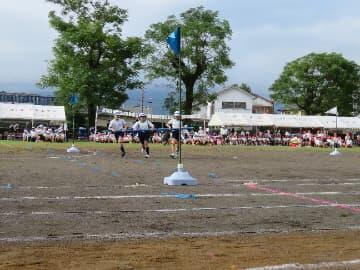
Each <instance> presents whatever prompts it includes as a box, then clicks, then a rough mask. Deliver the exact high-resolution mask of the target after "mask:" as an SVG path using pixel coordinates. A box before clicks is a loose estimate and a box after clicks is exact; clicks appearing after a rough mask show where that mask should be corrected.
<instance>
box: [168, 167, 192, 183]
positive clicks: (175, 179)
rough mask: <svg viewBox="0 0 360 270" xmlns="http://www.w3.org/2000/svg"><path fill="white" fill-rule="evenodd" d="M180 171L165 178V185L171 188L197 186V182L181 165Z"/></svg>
mask: <svg viewBox="0 0 360 270" xmlns="http://www.w3.org/2000/svg"><path fill="white" fill-rule="evenodd" d="M179 165H180V166H178V170H177V171H176V172H174V173H173V174H172V175H170V176H168V177H164V184H165V185H169V186H196V185H197V180H196V179H195V178H194V177H192V176H191V175H190V174H189V172H187V171H185V170H184V169H183V168H182V164H179Z"/></svg>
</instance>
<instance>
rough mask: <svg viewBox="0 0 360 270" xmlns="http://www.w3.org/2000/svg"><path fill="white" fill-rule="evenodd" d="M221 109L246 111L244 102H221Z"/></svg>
mask: <svg viewBox="0 0 360 270" xmlns="http://www.w3.org/2000/svg"><path fill="white" fill-rule="evenodd" d="M222 108H223V109H246V102H233V101H223V102H222Z"/></svg>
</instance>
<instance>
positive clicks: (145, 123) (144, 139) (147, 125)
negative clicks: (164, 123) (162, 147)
mask: <svg viewBox="0 0 360 270" xmlns="http://www.w3.org/2000/svg"><path fill="white" fill-rule="evenodd" d="M133 128H134V130H136V131H138V135H139V140H140V142H141V146H142V149H143V151H145V152H146V154H145V158H149V157H150V148H149V138H150V131H151V130H152V129H154V128H155V127H154V124H153V123H151V122H150V121H149V120H147V119H146V114H145V113H140V114H139V121H137V122H136V123H135V124H134V126H133Z"/></svg>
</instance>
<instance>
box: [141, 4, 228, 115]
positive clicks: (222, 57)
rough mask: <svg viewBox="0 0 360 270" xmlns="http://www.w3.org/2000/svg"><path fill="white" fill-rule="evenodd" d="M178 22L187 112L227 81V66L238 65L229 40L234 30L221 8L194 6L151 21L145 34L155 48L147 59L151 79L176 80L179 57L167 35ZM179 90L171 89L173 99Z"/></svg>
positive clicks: (151, 47) (203, 101) (149, 44)
mask: <svg viewBox="0 0 360 270" xmlns="http://www.w3.org/2000/svg"><path fill="white" fill-rule="evenodd" d="M177 26H180V27H181V35H182V36H181V38H182V44H181V63H180V66H181V81H182V83H183V85H184V87H185V90H186V91H185V95H184V107H183V108H184V113H185V114H191V113H192V111H193V109H197V108H198V107H199V105H202V104H204V103H206V101H207V100H208V99H209V92H208V89H209V88H211V87H213V86H215V85H216V84H221V83H224V82H225V81H226V79H227V77H226V75H225V72H224V69H226V68H230V67H232V66H233V65H234V64H233V62H232V61H231V60H230V59H229V52H230V48H229V47H228V45H227V44H226V42H227V41H228V40H229V39H230V38H231V34H232V31H231V28H230V25H229V23H228V22H227V21H226V20H221V19H220V18H219V16H218V12H217V11H211V10H205V9H204V8H203V7H197V8H191V9H189V10H187V11H185V12H183V13H181V15H180V18H177V17H176V16H174V15H172V16H169V17H168V18H167V20H166V21H165V22H160V23H156V24H153V25H151V26H150V29H149V30H148V31H147V32H146V34H145V38H146V40H147V44H148V46H149V48H150V49H151V54H150V56H149V58H148V61H147V71H148V77H149V78H150V79H156V78H166V79H168V80H170V81H172V82H174V84H175V81H176V80H177V78H178V67H179V61H178V58H177V57H176V56H175V55H174V53H173V52H172V51H170V49H169V48H168V46H167V44H166V38H167V36H168V35H169V34H170V33H171V32H173V31H174V30H175V28H176V27H177ZM176 94H177V93H176V91H174V92H172V93H170V96H169V98H170V100H173V99H174V95H176ZM171 96H173V97H171ZM169 104H173V102H169Z"/></svg>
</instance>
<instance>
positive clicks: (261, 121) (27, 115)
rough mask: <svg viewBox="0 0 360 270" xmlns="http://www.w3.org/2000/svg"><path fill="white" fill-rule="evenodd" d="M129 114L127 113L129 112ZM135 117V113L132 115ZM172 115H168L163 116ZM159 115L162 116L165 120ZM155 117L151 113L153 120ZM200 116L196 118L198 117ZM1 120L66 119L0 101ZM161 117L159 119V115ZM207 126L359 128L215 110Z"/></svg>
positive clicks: (47, 109) (49, 109) (357, 121)
mask: <svg viewBox="0 0 360 270" xmlns="http://www.w3.org/2000/svg"><path fill="white" fill-rule="evenodd" d="M129 116H130V115H129ZM134 116H135V115H134ZM163 117H164V118H171V116H163ZM163 117H161V119H164V118H163ZM156 118H157V116H156V115H154V119H153V120H155V121H156ZM185 118H187V119H193V120H195V119H196V120H203V121H206V122H207V121H208V119H200V118H199V117H195V118H194V117H189V116H188V117H185ZM198 118H199V119H198ZM1 119H23V120H46V121H54V122H65V121H66V116H65V109H64V107H63V106H42V105H32V104H26V103H21V104H10V103H0V120H1ZM159 119H160V118H159ZM208 125H209V126H210V127H221V126H226V127H273V126H275V127H279V128H325V129H335V128H336V127H337V128H339V129H347V130H354V129H357V130H360V117H336V116H303V115H283V114H250V113H227V112H216V113H214V114H213V115H212V117H211V119H210V121H209V122H208Z"/></svg>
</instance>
